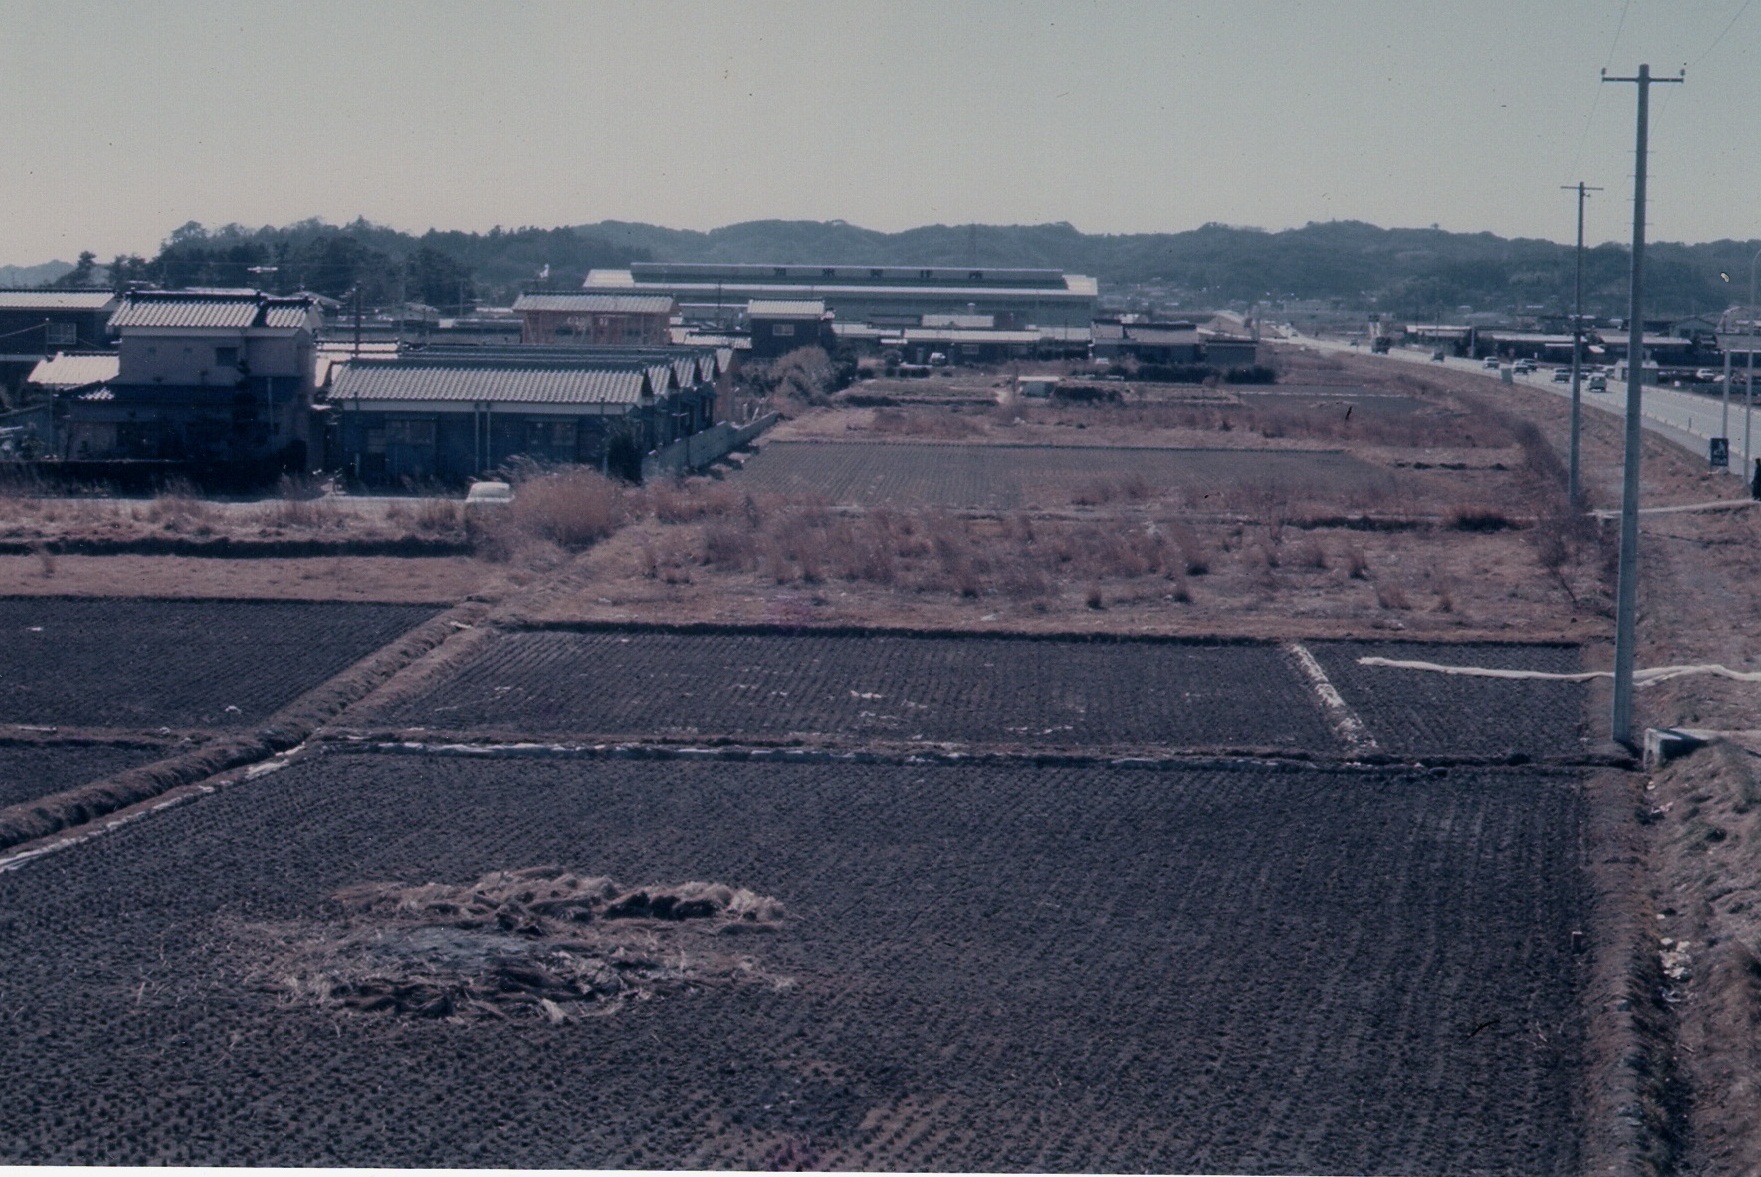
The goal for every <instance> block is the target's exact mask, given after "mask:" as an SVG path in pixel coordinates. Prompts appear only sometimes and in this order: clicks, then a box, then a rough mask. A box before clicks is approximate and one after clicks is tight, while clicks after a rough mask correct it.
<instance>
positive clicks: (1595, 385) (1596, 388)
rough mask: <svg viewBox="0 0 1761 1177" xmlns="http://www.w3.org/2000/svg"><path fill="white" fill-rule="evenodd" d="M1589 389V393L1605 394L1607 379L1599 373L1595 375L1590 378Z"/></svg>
mask: <svg viewBox="0 0 1761 1177" xmlns="http://www.w3.org/2000/svg"><path fill="white" fill-rule="evenodd" d="M1589 388H1590V391H1591V392H1607V391H1608V377H1606V376H1604V375H1602V373H1600V372H1598V373H1596V374H1595V375H1594V376H1592V377H1590V384H1589Z"/></svg>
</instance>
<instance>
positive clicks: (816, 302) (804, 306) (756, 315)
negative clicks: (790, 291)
mask: <svg viewBox="0 0 1761 1177" xmlns="http://www.w3.org/2000/svg"><path fill="white" fill-rule="evenodd" d="M823 314H825V300H824V299H818V298H813V299H808V298H755V299H753V300H752V301H751V302H748V303H747V304H746V317H747V318H748V319H817V318H819V317H820V316H821V315H823Z"/></svg>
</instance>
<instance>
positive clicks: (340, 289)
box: [50, 219, 1761, 320]
mask: <svg viewBox="0 0 1761 1177" xmlns="http://www.w3.org/2000/svg"><path fill="white" fill-rule="evenodd" d="M1758 246H1761V242H1755V241H1747V242H1743V241H1730V240H1723V241H1714V242H1707V243H1702V244H1696V245H1684V244H1672V243H1667V242H1664V243H1653V244H1651V245H1650V246H1649V249H1648V252H1647V255H1646V285H1647V291H1648V294H1647V304H1648V308H1651V310H1650V311H1649V313H1650V314H1653V315H1655V316H1656V317H1664V316H1676V317H1679V316H1683V315H1689V314H1715V313H1717V312H1718V311H1721V310H1723V309H1725V308H1726V307H1728V306H1730V305H1732V304H1734V303H1738V302H1741V301H1744V300H1745V299H1746V297H1747V289H1748V281H1747V279H1748V275H1749V267H1750V265H1751V262H1752V260H1753V258H1754V256H1755V253H1756V249H1757V247H1758ZM654 259H661V260H666V261H684V262H744V263H763V264H778V265H787V264H796V265H804V264H827V265H852V266H860V265H871V266H906V265H909V266H917V265H924V266H971V267H975V268H984V267H991V268H1005V267H1007V268H1016V267H1026V268H1038V267H1045V268H1055V269H1063V270H1066V271H1069V272H1073V273H1081V274H1091V275H1094V276H1095V277H1097V278H1099V279H1100V281H1101V283H1102V287H1103V290H1104V291H1117V290H1122V289H1132V288H1135V289H1137V290H1139V291H1142V292H1146V293H1147V294H1148V295H1149V296H1150V297H1151V298H1153V299H1156V300H1159V301H1161V302H1163V303H1164V304H1165V305H1170V306H1173V305H1184V306H1187V307H1192V308H1200V309H1216V308H1222V307H1229V306H1233V307H1250V306H1253V305H1255V304H1261V305H1267V304H1270V305H1273V306H1275V305H1277V304H1279V303H1282V302H1285V301H1287V300H1292V299H1301V300H1324V301H1329V302H1332V303H1334V304H1336V305H1338V306H1339V307H1341V308H1342V309H1352V310H1362V311H1366V312H1368V311H1382V312H1386V313H1389V314H1391V315H1394V316H1396V317H1399V318H1404V319H1409V320H1431V319H1449V318H1451V317H1453V316H1455V315H1456V314H1458V313H1459V312H1460V309H1461V308H1463V307H1466V308H1471V309H1473V310H1476V311H1493V312H1511V313H1519V314H1520V313H1524V312H1537V311H1538V312H1556V313H1557V312H1564V311H1569V310H1570V308H1571V303H1572V287H1573V270H1574V264H1575V258H1574V250H1573V249H1572V247H1571V246H1569V245H1561V244H1559V243H1557V242H1552V241H1542V240H1537V239H1533V238H1503V237H1498V236H1495V235H1494V234H1491V233H1451V232H1447V231H1444V230H1441V229H1382V228H1378V227H1376V226H1374V225H1368V224H1364V223H1362V222H1358V221H1329V222H1324V223H1311V224H1308V225H1305V226H1303V227H1302V228H1300V229H1287V230H1282V231H1279V232H1268V231H1265V230H1261V229H1252V228H1240V227H1235V226H1229V225H1221V224H1208V225H1204V226H1201V227H1200V228H1197V229H1193V230H1189V231H1186V232H1181V233H1136V234H1096V233H1082V232H1080V231H1078V230H1077V229H1076V228H1075V227H1073V226H1072V225H1070V224H1068V223H1065V222H1059V223H1057V224H1049V225H1007V226H997V225H929V226H924V227H921V228H917V229H909V230H906V231H904V232H900V233H881V232H878V231H875V230H872V229H863V228H860V227H859V226H856V225H851V224H848V223H846V222H843V221H748V222H744V223H741V224H737V225H727V226H724V227H722V228H719V229H714V230H711V231H709V232H696V231H691V230H682V229H667V228H662V227H660V226H655V225H643V224H635V223H631V222H624V221H601V222H599V223H596V224H591V225H578V226H573V227H558V228H551V229H540V228H533V227H527V228H518V229H503V228H500V227H497V228H494V229H491V230H490V231H489V232H487V233H464V232H458V231H442V230H434V229H431V230H429V231H428V232H426V233H424V234H421V235H415V234H410V233H403V232H400V231H398V230H396V229H391V228H387V227H385V226H383V225H375V224H372V223H370V222H368V221H366V220H364V219H357V220H355V221H353V222H351V223H349V224H347V225H340V226H338V225H330V224H326V223H325V222H323V221H319V220H315V219H314V220H306V221H301V222H299V223H297V224H293V225H288V226H284V227H282V228H272V227H264V228H260V229H246V228H244V227H243V226H240V225H225V226H222V227H220V228H216V229H208V228H204V227H203V226H202V225H200V224H197V223H196V222H193V221H192V222H190V223H189V224H186V225H184V226H182V227H180V228H178V229H176V230H174V231H173V232H172V233H171V235H170V236H169V237H168V238H166V240H165V242H164V243H163V245H162V246H161V248H160V250H159V252H158V253H157V254H156V255H155V256H154V257H152V258H151V259H148V258H143V257H140V256H138V255H124V256H119V257H116V258H114V259H113V260H112V261H111V262H110V264H109V265H108V266H104V265H101V264H99V262H98V261H97V259H96V257H94V256H93V255H92V254H90V253H84V254H81V255H80V260H79V262H78V263H77V264H76V265H75V266H74V268H73V269H71V270H70V271H68V272H67V273H66V274H63V275H61V276H60V277H59V278H56V279H54V280H53V281H52V282H51V283H50V285H56V286H89V285H112V286H114V287H116V288H117V289H122V288H125V287H126V286H127V285H128V284H129V283H131V282H148V283H153V284H156V285H160V286H165V287H179V286H263V287H266V288H268V289H272V290H280V291H292V290H311V291H316V292H318V293H320V294H324V295H328V296H329V297H332V298H338V299H345V298H348V297H350V296H351V294H352V292H353V291H355V290H356V289H357V288H358V289H359V290H360V292H361V297H362V299H363V301H364V302H365V303H366V304H368V305H371V306H382V305H389V304H392V303H395V302H400V301H404V302H422V303H427V304H428V305H431V306H434V307H436V308H439V309H440V310H442V311H443V312H446V313H456V312H457V311H458V310H460V309H461V308H468V307H470V306H472V305H475V304H477V303H479V302H486V303H495V304H500V305H506V304H507V303H508V302H510V301H512V299H513V298H514V297H516V296H517V295H518V294H519V293H520V292H521V291H522V290H528V289H533V288H539V287H545V288H551V289H559V290H569V289H576V288H578V287H579V286H580V283H581V280H582V278H583V277H584V276H585V275H586V273H587V271H588V270H590V269H593V268H597V267H621V266H626V265H628V264H629V263H630V262H632V261H647V260H654ZM1629 269H1630V265H1629V251H1628V250H1627V248H1626V247H1625V246H1622V245H1618V244H1613V243H1608V244H1603V245H1598V246H1596V247H1594V248H1591V249H1587V250H1585V254H1584V299H1585V308H1586V310H1588V311H1589V312H1591V313H1593V314H1599V315H1605V316H1614V317H1618V316H1620V315H1622V314H1623V313H1624V311H1625V309H1626V301H1627V280H1628V273H1629Z"/></svg>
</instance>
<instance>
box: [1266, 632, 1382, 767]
mask: <svg viewBox="0 0 1761 1177" xmlns="http://www.w3.org/2000/svg"><path fill="white" fill-rule="evenodd" d="M1284 650H1285V652H1286V653H1287V654H1289V655H1290V656H1291V658H1292V659H1294V660H1295V662H1296V665H1297V668H1298V669H1299V670H1301V671H1302V673H1303V677H1304V678H1306V679H1308V680H1309V686H1311V687H1312V688H1314V692H1315V695H1316V696H1317V697H1318V698H1319V699H1320V700H1321V704H1322V706H1324V707H1325V708H1326V709H1327V721H1328V722H1329V723H1331V724H1332V725H1333V730H1334V732H1336V733H1337V734H1338V736H1339V738H1340V739H1341V740H1343V741H1345V746H1346V747H1347V748H1349V749H1350V750H1351V751H1353V752H1369V751H1371V750H1373V749H1374V748H1375V747H1376V741H1375V738H1374V737H1372V736H1371V735H1370V733H1369V731H1368V730H1367V729H1366V728H1365V727H1364V721H1363V720H1361V719H1359V718H1358V717H1357V712H1355V711H1353V710H1352V709H1351V707H1350V706H1349V705H1347V703H1346V702H1345V697H1344V696H1343V695H1341V694H1340V693H1339V688H1338V687H1336V686H1334V685H1333V680H1332V679H1330V678H1328V677H1327V672H1326V671H1325V670H1322V669H1321V664H1320V663H1319V662H1317V661H1316V660H1315V656H1314V655H1313V654H1311V653H1309V648H1308V647H1307V646H1305V645H1303V644H1302V643H1301V642H1291V643H1290V644H1288V645H1287V646H1285V647H1284Z"/></svg>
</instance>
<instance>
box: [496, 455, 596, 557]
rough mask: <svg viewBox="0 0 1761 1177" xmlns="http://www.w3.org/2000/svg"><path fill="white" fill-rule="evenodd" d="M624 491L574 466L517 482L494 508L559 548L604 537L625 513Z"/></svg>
mask: <svg viewBox="0 0 1761 1177" xmlns="http://www.w3.org/2000/svg"><path fill="white" fill-rule="evenodd" d="M625 494H626V492H625V490H624V488H623V487H622V486H621V485H620V484H619V483H617V482H614V481H612V480H611V479H610V478H607V477H606V476H605V475H603V474H600V473H599V472H597V471H595V470H588V469H585V468H575V469H571V470H566V471H563V472H561V473H556V474H542V475H539V476H538V477H535V478H530V479H528V480H526V481H524V482H522V483H520V485H519V488H518V490H517V491H516V492H515V494H514V501H513V502H512V503H511V504H510V505H509V506H508V507H507V508H506V509H505V510H502V511H500V512H498V514H499V515H501V516H504V517H505V518H506V521H507V523H508V524H510V525H511V526H512V527H514V528H515V529H516V530H518V531H520V532H522V533H524V534H526V535H529V536H532V537H534V538H536V539H541V540H547V541H549V542H551V543H554V544H557V545H558V546H560V547H564V548H579V547H585V546H586V545H588V544H591V543H594V542H596V541H598V540H602V539H604V538H605V537H606V536H608V535H610V534H611V533H612V532H614V531H616V530H617V529H618V528H619V527H621V526H623V524H624V522H625V520H626V519H627V518H628V507H627V503H626V501H625Z"/></svg>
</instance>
